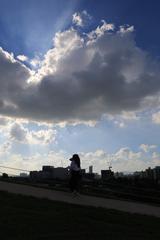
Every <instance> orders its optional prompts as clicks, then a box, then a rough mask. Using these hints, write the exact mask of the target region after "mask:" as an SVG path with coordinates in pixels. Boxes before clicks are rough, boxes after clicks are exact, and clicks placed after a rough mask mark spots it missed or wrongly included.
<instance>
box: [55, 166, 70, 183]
mask: <svg viewBox="0 0 160 240" xmlns="http://www.w3.org/2000/svg"><path fill="white" fill-rule="evenodd" d="M53 176H54V178H56V179H61V180H65V179H67V178H68V177H69V172H68V169H67V168H62V167H58V168H54V174H53Z"/></svg>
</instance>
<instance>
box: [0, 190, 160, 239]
mask: <svg viewBox="0 0 160 240" xmlns="http://www.w3.org/2000/svg"><path fill="white" fill-rule="evenodd" d="M159 226H160V219H158V218H154V217H149V216H141V215H138V214H128V213H123V212H119V211H115V210H106V209H102V208H92V207H82V206H76V205H71V204H67V203H60V202H52V201H49V200H44V199H36V198H33V197H26V196H20V195H14V194H9V193H5V192H0V236H1V239H3V240H6V239H8V240H41V239H45V240H51V239H54V240H59V239H70V240H71V239H74V240H80V239H82V240H85V239H87V240H90V239H92V240H94V239H97V240H100V239H109V240H112V239H118V240H133V239H134V240H142V239H145V240H147V239H148V240H150V239H153V240H158V239H160V231H159Z"/></svg>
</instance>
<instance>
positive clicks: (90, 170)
mask: <svg viewBox="0 0 160 240" xmlns="http://www.w3.org/2000/svg"><path fill="white" fill-rule="evenodd" d="M89 173H90V174H92V173H93V166H89Z"/></svg>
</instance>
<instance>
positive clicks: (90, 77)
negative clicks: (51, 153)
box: [0, 29, 160, 122]
mask: <svg viewBox="0 0 160 240" xmlns="http://www.w3.org/2000/svg"><path fill="white" fill-rule="evenodd" d="M65 34H67V38H66V39H67V40H66V41H68V42H71V41H72V45H71V46H70V48H67V46H68V44H66V43H65V44H63V45H62V43H61V42H63V41H65ZM58 37H59V38H58V39H56V43H57V42H58V41H59V42H60V43H61V45H60V44H59V42H58V44H59V45H58V44H57V45H58V47H56V46H55V48H54V49H52V50H50V51H49V52H48V53H47V54H46V56H45V60H44V62H43V63H42V67H41V69H40V70H39V72H38V73H37V75H36V77H37V78H41V80H40V81H39V82H38V83H36V84H28V83H27V82H26V81H27V79H28V78H29V76H30V72H29V70H28V69H27V68H26V67H25V66H24V65H22V64H21V63H19V62H17V61H13V59H11V58H10V57H8V56H7V55H6V53H4V51H3V50H2V49H1V51H0V72H1V76H0V85H1V88H0V94H1V96H0V113H1V114H4V115H8V116H16V117H24V118H27V119H35V120H47V121H55V122H60V121H67V120H75V121H76V120H85V121H86V120H97V119H99V118H100V117H101V116H102V115H103V114H105V113H112V114H114V113H120V112H121V111H133V110H137V109H140V108H141V107H142V103H143V102H144V100H145V99H146V98H147V97H149V96H152V97H154V96H156V95H157V94H159V91H160V79H159V76H160V74H159V63H157V62H156V61H154V60H153V59H151V57H150V56H148V55H147V53H145V52H144V51H142V50H141V49H139V48H138V47H137V46H136V43H135V41H134V35H133V34H132V33H130V32H124V33H120V32H119V33H118V32H112V33H110V32H109V33H108V32H106V33H102V34H101V36H98V37H97V38H96V39H94V40H93V39H90V40H87V42H83V41H82V39H80V36H79V35H78V34H77V32H76V31H75V30H72V29H70V30H68V31H66V32H64V33H62V34H59V36H58ZM73 40H74V41H73ZM80 42H81V45H80ZM62 48H63V51H62ZM55 59H58V60H55ZM53 68H56V71H53ZM42 70H43V76H42V77H40V72H42ZM146 107H147V103H146Z"/></svg>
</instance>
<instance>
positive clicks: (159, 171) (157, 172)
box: [153, 166, 160, 182]
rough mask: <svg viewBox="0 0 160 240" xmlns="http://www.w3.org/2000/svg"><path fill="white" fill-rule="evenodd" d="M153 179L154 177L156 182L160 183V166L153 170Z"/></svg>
mask: <svg viewBox="0 0 160 240" xmlns="http://www.w3.org/2000/svg"><path fill="white" fill-rule="evenodd" d="M153 177H154V180H156V181H158V182H159V181H160V166H157V167H155V168H154V169H153Z"/></svg>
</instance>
